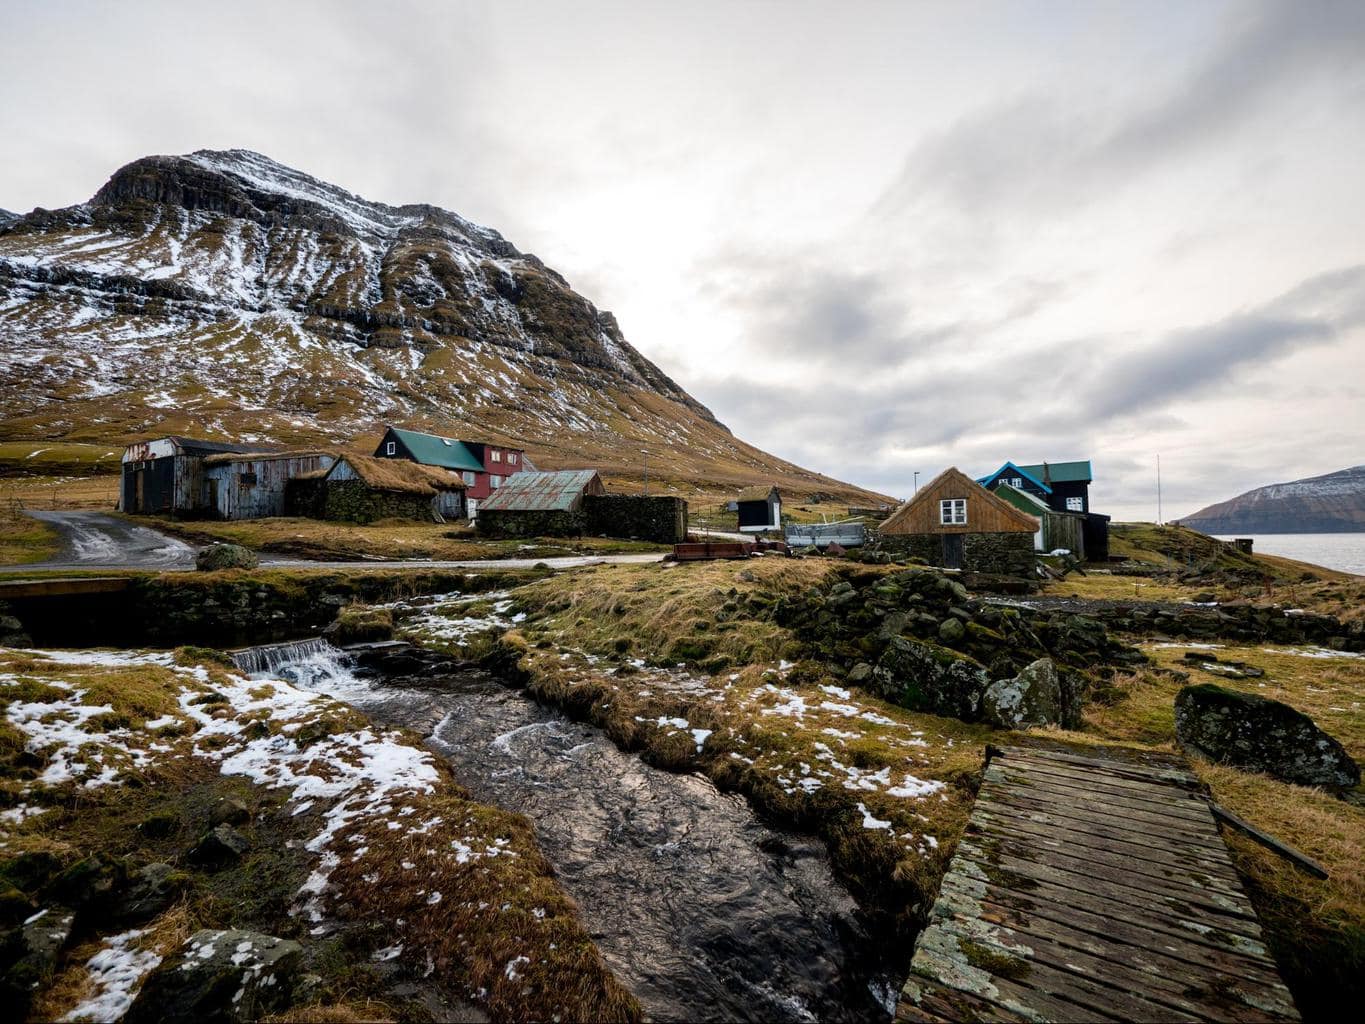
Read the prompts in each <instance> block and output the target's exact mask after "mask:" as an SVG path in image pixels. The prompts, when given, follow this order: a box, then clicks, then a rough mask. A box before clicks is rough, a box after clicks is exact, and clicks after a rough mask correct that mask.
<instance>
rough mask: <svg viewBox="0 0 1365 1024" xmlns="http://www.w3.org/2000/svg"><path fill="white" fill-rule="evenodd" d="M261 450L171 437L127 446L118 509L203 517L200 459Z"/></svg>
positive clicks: (204, 503)
mask: <svg viewBox="0 0 1365 1024" xmlns="http://www.w3.org/2000/svg"><path fill="white" fill-rule="evenodd" d="M263 450H264V449H263V448H262V447H261V446H259V445H255V446H253V445H249V444H229V443H226V442H223V441H199V440H195V439H194V438H189V437H179V436H175V435H172V436H170V437H162V438H157V439H156V440H153V441H139V442H137V443H136V444H130V445H129V446H128V447H127V448H125V449H124V450H123V480H122V486H121V487H120V489H119V502H118V507H119V510H120V511H123V512H129V513H133V514H141V515H154V514H157V513H168V514H171V515H183V516H196V515H205V514H207V513H208V509H209V503H208V492H207V490H206V489H205V487H204V460H205V459H206V458H208V457H209V456H212V455H220V454H226V453H235V454H242V453H246V452H260V451H263Z"/></svg>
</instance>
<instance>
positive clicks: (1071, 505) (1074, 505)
mask: <svg viewBox="0 0 1365 1024" xmlns="http://www.w3.org/2000/svg"><path fill="white" fill-rule="evenodd" d="M1066 510H1067V511H1068V512H1084V511H1085V499H1084V498H1082V497H1080V496H1079V495H1076V496H1073V497H1070V498H1067V499H1066Z"/></svg>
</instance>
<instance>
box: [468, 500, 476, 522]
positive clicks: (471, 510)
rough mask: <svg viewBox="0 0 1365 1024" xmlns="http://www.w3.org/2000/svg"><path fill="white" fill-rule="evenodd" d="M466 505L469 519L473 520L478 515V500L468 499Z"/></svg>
mask: <svg viewBox="0 0 1365 1024" xmlns="http://www.w3.org/2000/svg"><path fill="white" fill-rule="evenodd" d="M466 504H467V505H468V506H469V518H470V519H474V518H476V517H477V516H478V514H479V499H478V498H470V499H469V501H468V502H466Z"/></svg>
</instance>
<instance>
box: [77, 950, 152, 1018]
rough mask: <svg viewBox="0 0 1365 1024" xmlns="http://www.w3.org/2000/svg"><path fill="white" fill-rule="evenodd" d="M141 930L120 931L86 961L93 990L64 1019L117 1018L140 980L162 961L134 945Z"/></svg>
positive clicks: (128, 1003)
mask: <svg viewBox="0 0 1365 1024" xmlns="http://www.w3.org/2000/svg"><path fill="white" fill-rule="evenodd" d="M142 934H143V932H142V931H140V930H133V931H127V932H120V933H119V934H118V935H111V936H109V938H107V939H106V940H105V946H104V948H103V949H101V950H100V951H99V952H98V953H96V954H95V955H94V956H92V957H91V958H90V959H89V960H88V961H86V965H85V966H86V969H87V970H88V971H89V972H90V983H91V986H92V987H93V989H94V993H93V994H92V995H90V996H87V997H86V998H85V999H84V1000H83V1001H82V1002H81V1003H80V1005H78V1006H77V1007H76V1008H75V1009H73V1010H72V1011H71V1012H70V1013H68V1014H67V1015H66V1016H65V1017H63V1018H62V1020H64V1021H105V1020H118V1019H119V1018H121V1017H122V1016H123V1015H124V1014H125V1013H127V1012H128V1007H130V1006H132V1005H133V997H134V996H135V995H136V994H137V990H138V988H139V987H140V986H141V985H142V980H143V979H144V978H146V977H147V975H148V974H150V973H151V971H152V970H153V968H155V967H156V966H157V965H158V964H160V963H161V957H159V956H157V954H155V953H152V952H149V951H147V950H139V949H137V948H135V943H136V940H137V939H138V938H140V937H141V936H142Z"/></svg>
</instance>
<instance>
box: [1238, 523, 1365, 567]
mask: <svg viewBox="0 0 1365 1024" xmlns="http://www.w3.org/2000/svg"><path fill="white" fill-rule="evenodd" d="M1241 536H1243V537H1246V536H1250V537H1251V539H1252V541H1253V544H1252V550H1253V551H1255V552H1256V553H1257V554H1260V555H1281V556H1283V557H1284V558H1293V559H1296V560H1298V561H1300V562H1311V563H1312V564H1313V565H1320V566H1322V567H1323V568H1324V569H1336V570H1337V571H1339V572H1353V573H1355V574H1357V575H1359V576H1365V533H1263V534H1241ZM1218 539H1219V540H1232V539H1233V538H1232V537H1231V536H1227V537H1219V538H1218Z"/></svg>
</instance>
